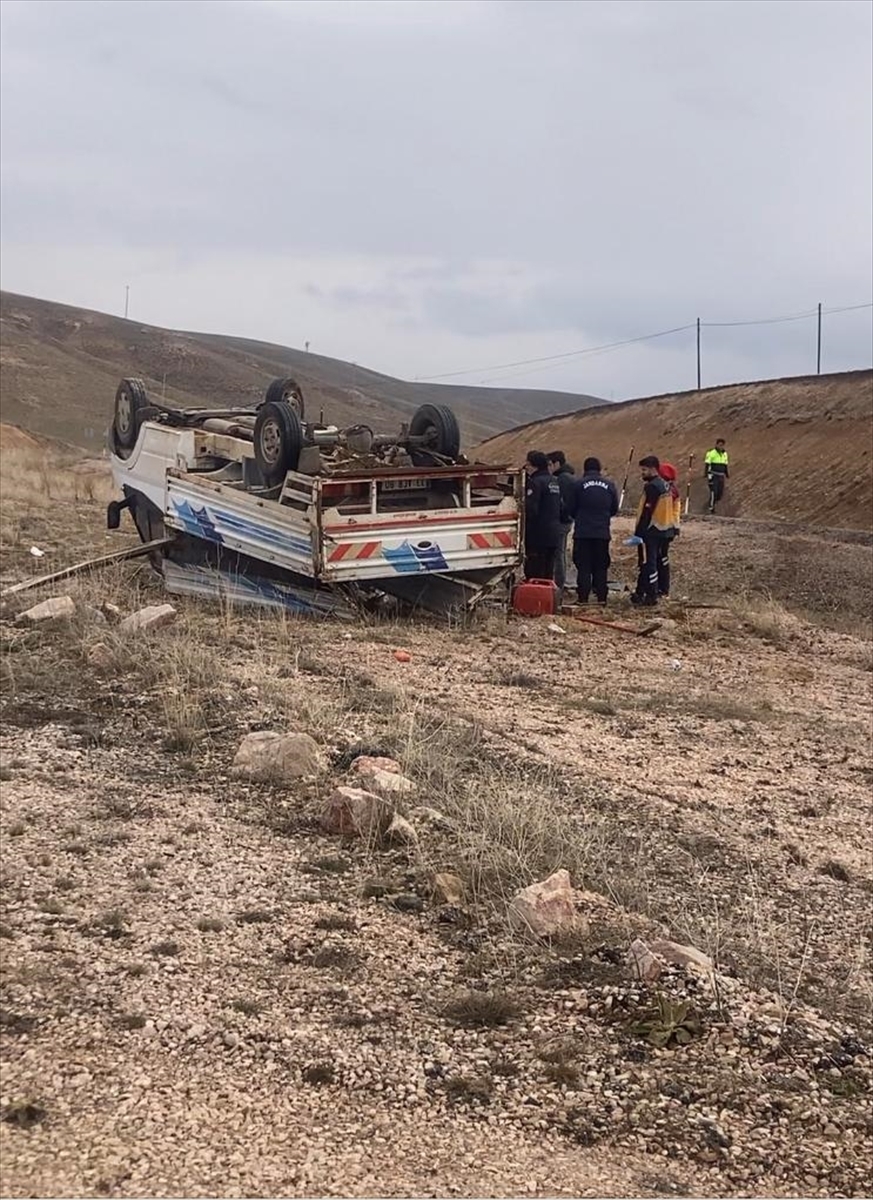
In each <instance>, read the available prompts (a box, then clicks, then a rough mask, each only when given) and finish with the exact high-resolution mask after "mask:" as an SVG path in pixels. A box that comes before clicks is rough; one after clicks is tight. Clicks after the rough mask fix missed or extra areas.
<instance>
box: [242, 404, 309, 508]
mask: <svg viewBox="0 0 873 1200" xmlns="http://www.w3.org/2000/svg"><path fill="white" fill-rule="evenodd" d="M254 443H255V461H256V462H257V464H258V468H259V470H260V472H261V474H262V475H263V477H264V481H265V483H266V484H267V486H268V487H273V486H274V485H275V484H277V483H281V482H282V480H283V479H284V478H285V476H286V474H287V473H288V471H294V470H296V469H297V463H298V462H299V461H300V451H301V450H302V449H303V426H302V425H301V423H300V417H299V416H298V415H297V410H296V409H294V408H292V407H291V406H290V404H286V403H285V402H284V401H279V402H276V401H275V400H268V401H267V402H266V403H264V404H262V405H261V407H260V408H259V409H258V417H257V420H256V421H255V433H254Z"/></svg>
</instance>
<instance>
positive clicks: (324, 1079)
mask: <svg viewBox="0 0 873 1200" xmlns="http://www.w3.org/2000/svg"><path fill="white" fill-rule="evenodd" d="M302 1079H303V1082H304V1083H308V1084H311V1085H312V1086H313V1087H326V1086H327V1085H329V1084H331V1083H336V1068H335V1067H334V1065H333V1063H329V1062H321V1063H312V1064H311V1065H310V1066H308V1067H304V1068H303V1071H302Z"/></svg>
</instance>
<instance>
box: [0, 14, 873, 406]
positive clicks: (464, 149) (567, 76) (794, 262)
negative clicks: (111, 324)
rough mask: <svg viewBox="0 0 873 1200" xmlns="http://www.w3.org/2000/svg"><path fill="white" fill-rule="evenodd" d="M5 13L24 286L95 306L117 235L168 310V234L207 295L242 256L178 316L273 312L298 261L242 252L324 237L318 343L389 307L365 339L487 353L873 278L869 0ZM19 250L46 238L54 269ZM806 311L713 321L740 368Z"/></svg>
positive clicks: (637, 384)
mask: <svg viewBox="0 0 873 1200" xmlns="http://www.w3.org/2000/svg"><path fill="white" fill-rule="evenodd" d="M2 13H3V15H2V25H3V29H2V33H3V37H2V88H3V103H2V106H0V138H2V141H0V150H2V177H0V203H2V239H3V249H4V259H7V260H8V262H10V263H11V264H13V265H12V267H9V268H6V267H4V276H3V282H4V285H5V286H7V287H10V288H13V289H17V290H23V291H42V292H45V289H46V287H47V286H49V285H50V286H52V287H53V288H54V289H55V298H59V299H64V298H69V299H74V300H75V301H76V302H79V303H86V304H87V303H94V304H97V303H98V302H99V300H98V292H99V293H100V294H102V288H103V283H102V282H101V284H100V286H99V288H98V286H97V278H98V276H99V274H100V272H101V271H103V270H105V271H106V272H107V278H108V273H109V271H110V269H111V268H110V267H109V265H108V264H109V263H110V261H111V262H112V263H115V262H117V261H118V258H119V255H120V256H122V257H123V256H125V255H126V256H128V257H129V258H130V260H131V261H134V260H136V261H137V262H141V261H143V260H144V256H145V257H146V258H147V257H148V256H157V257H158V258H160V259H161V261H162V263H164V264H165V265H163V266H162V267H161V268H160V271H158V272H156V273H153V275H154V277H153V279H152V284H153V287H154V293H153V296H154V298H153V299H152V293H147V294H148V295H149V297H150V299H149V304H150V305H151V308H150V310H149V315H150V316H151V317H152V319H155V320H158V321H160V320H168V321H169V320H170V319H176V316H175V314H176V312H177V306H176V302H174V301H173V300H172V299H170V298H168V293H174V292H175V293H176V294H177V296H178V295H180V294H181V292H182V289H181V288H180V287H179V286H178V279H177V278H176V276H175V274H174V269H173V268H172V267H168V266H167V265H166V264H167V263H173V262H175V263H178V262H180V261H181V262H182V263H184V269H185V271H186V272H187V273H188V275H189V276H190V279H191V281H192V286H191V289H190V293H191V295H192V296H196V294H197V288H196V287H195V286H194V285H193V283H194V280H196V277H197V275H198V272H199V273H200V277H201V280H202V281H203V284H204V286H203V287H202V288H201V294H202V293H203V292H206V291H207V290H208V289H207V287H206V285H205V281H206V280H207V279H210V280H214V279H215V278H216V277H221V278H226V279H227V281H228V286H227V287H226V290H225V291H224V292H223V295H222V296H216V295H215V294H213V295H211V296H209V297H208V299H207V298H202V299H201V300H199V301H197V300H192V301H191V303H190V304H189V306H188V308H187V309H186V310H185V312H184V313H183V315H182V321H181V323H183V324H185V325H186V326H188V327H202V326H204V324H207V323H211V324H213V325H215V324H219V325H220V326H221V327H222V328H224V329H227V330H233V329H235V328H242V326H243V324H245V326H246V331H247V332H254V333H257V332H258V331H260V332H261V334H262V335H263V336H264V337H265V338H273V337H276V336H278V334H279V332H280V330H279V322H278V321H277V317H276V308H277V302H281V301H282V299H283V297H282V290H281V283H280V281H276V282H275V283H273V284H271V286H270V287H265V288H262V289H261V290H260V291H259V290H257V289H255V288H252V287H250V286H247V283H246V279H247V276H248V277H250V278H255V277H258V278H260V277H261V276H266V275H268V274H269V264H270V263H271V262H278V261H281V262H282V263H284V264H287V263H291V264H293V263H294V262H295V260H300V261H301V262H302V261H303V260H306V267H305V269H304V268H303V267H302V266H301V268H300V274H299V276H297V275H295V273H294V269H293V266H292V268H291V270H290V271H288V272H287V273H286V276H285V278H286V288H287V296H288V303H291V301H290V295H291V293H292V292H295V294H296V297H297V300H296V301H295V303H297V304H298V306H299V308H300V311H303V312H305V311H306V310H305V305H306V303H307V302H309V303H311V304H312V306H313V316H312V318H311V320H312V322H313V323H315V322H316V319H317V318H316V309H317V310H318V311H319V312H321V311H323V313H324V314H325V315H324V327H325V329H326V330H327V329H329V330H330V336H331V338H332V342H331V351H332V352H333V353H336V354H339V355H343V354H344V353H345V354H346V355H347V356H348V357H352V356H354V355H358V356H359V357H360V355H361V350H360V347H359V346H357V345H356V344H355V338H356V336H357V333H356V327H355V322H359V321H360V316H361V314H362V313H364V312H371V313H372V314H374V315H378V317H379V319H380V320H381V321H382V323H383V326H384V330H385V336H384V338H383V339H382V340H381V342H380V345H379V352H380V353H381V354H382V355H383V356H384V357H383V359H382V361H379V362H374V363H373V364H372V365H373V366H376V367H379V368H380V369H384V370H397V371H401V370H405V371H407V372H409V373H420V374H427V373H435V372H437V371H438V370H439V369H441V368H445V369H452V368H453V367H455V366H457V365H459V360H461V359H462V360H463V361H461V362H460V365H462V366H463V365H464V363H465V362H466V361H467V360H468V358H469V357H470V356H471V355H472V361H473V363H474V364H475V362H476V361H477V360H478V359H479V357H480V355H479V352H478V347H479V346H480V344H481V347H482V349H483V350H484V351H485V354H484V361H486V362H487V361H490V360H491V358H492V356H493V354H494V353H498V354H501V355H502V354H503V352H504V350H505V355H504V357H505V359H506V360H507V361H510V360H512V359H513V358H516V357H525V356H526V355H524V354H518V353H517V350H518V344H519V340H520V339H521V340H522V341H523V342H524V348H525V351H528V350H529V351H530V356H531V357H534V356H535V355H536V353H537V351H538V349H540V350H542V352H543V353H552V352H556V348H557V349H559V348H560V347H559V346H558V341H557V339H559V338H562V337H565V338H568V339H569V345H570V347H572V345H573V344H575V342H576V341H577V340H581V341H582V342H583V343H593V344H596V343H599V342H603V341H611V340H619V339H621V338H622V337H627V336H633V335H635V334H638V333H642V332H648V331H651V330H654V329H658V328H665V327H668V326H671V325H673V324H675V323H684V322H685V321H686V320H689V319H694V317H695V316H697V315H701V316H703V317H704V318H707V319H710V320H712V319H719V318H722V319H731V318H743V317H747V316H756V315H761V316H768V315H771V314H774V313H777V314H778V313H781V312H792V311H796V310H798V309H805V308H807V307H810V306H813V305H814V304H815V303H816V302H817V301H818V300H819V299H824V300H825V301H826V302H829V303H832V304H839V303H853V302H858V301H863V300H867V299H869V298H870V296H871V292H873V266H871V263H873V233H871V222H870V217H869V213H870V210H871V205H873V181H871V174H873V167H871V144H873V117H871V69H870V56H869V46H870V37H871V10H870V7H869V6H868V5H864V4H858V3H855V2H854V0H823V2H819V0H808V2H807V3H804V4H802V5H792V6H791V7H790V16H789V15H788V14H787V12H786V6H785V5H784V4H782V3H778V2H769V0H745V2H744V3H742V4H736V3H726V2H721V0H708V2H707V3H695V2H690V0H643V2H637V0H604V3H586V4H572V3H567V2H566V0H554V2H553V0H539V2H538V3H535V4H532V3H527V2H526V0H525V2H522V0H505V2H503V0H494V2H491V3H466V2H464V0H451V3H448V2H443V3H436V4H430V3H426V2H422V3H418V4H415V3H406V2H399V0H395V2H393V3H389V4H387V5H386V4H377V3H374V2H373V0H353V2H352V3H351V4H350V5H342V4H339V3H330V4H320V3H318V2H317V0H310V2H304V3H294V2H291V0H289V2H287V3H261V2H259V0H245V2H244V3H234V2H225V3H211V2H208V0H206V2H203V3H185V2H178V3H166V2H164V0H146V2H145V3H142V2H140V0H126V2H125V3H123V4H118V3H116V4H111V3H106V2H104V0H99V2H97V3H93V2H82V0H61V2H60V3H55V2H53V0H41V2H40V3H39V4H33V3H21V2H19V0H6V2H5V3H4V5H3V10H2ZM33 247H42V248H46V247H49V248H55V249H56V250H57V251H58V254H57V255H56V259H55V262H56V265H55V267H54V268H53V269H52V271H51V272H46V271H44V270H41V269H39V270H38V268H37V262H38V261H44V256H42V257H41V256H39V255H35V254H33V253H29V251H30V250H32V248H33ZM6 251H9V254H8V255H7V254H6ZM67 251H70V252H72V251H76V252H82V253H83V254H84V252H86V251H87V252H89V254H90V258H91V261H92V262H93V263H94V279H93V281H92V285H91V288H92V290H91V293H89V290H88V288H89V285H88V280H87V279H82V278H80V277H78V276H77V277H75V278H74V277H72V276H70V277H66V276H63V275H62V274H59V272H60V268H59V266H57V264H59V263H61V262H62V261H64V258H63V255H62V254H61V252H67ZM71 261H72V260H71ZM318 262H321V263H323V265H324V275H325V279H324V280H323V281H322V280H320V279H318V278H313V275H312V266H313V263H318ZM101 263H105V264H107V265H106V266H105V267H104V266H100V265H99V264H101ZM362 263H365V264H366V266H365V267H362V266H361V264H362ZM13 269H14V273H10V272H11V271H13ZM40 270H41V273H40ZM362 274H363V275H365V276H366V275H369V276H370V277H369V278H362ZM328 276H329V279H328V278H327V277H328ZM307 284H310V285H314V287H315V289H316V290H315V291H311V290H307ZM106 286H108V284H107V285H106ZM136 286H137V288H138V291H137V295H140V294H142V292H143V291H144V290H145V289H146V288H147V286H149V285H147V283H146V282H145V281H144V282H143V283H141V284H139V283H138V284H137V285H136ZM161 289H162V290H163V295H164V297H165V300H164V305H165V311H166V313H167V314H168V315H166V316H162V313H161V312H160V311H157V309H158V307H159V305H158V295H159V292H160V291H161ZM185 294H186V295H187V294H188V293H187V291H186V293H185ZM89 295H91V296H92V298H91V299H89ZM153 310H154V311H153ZM328 311H331V312H332V314H333V316H332V321H333V323H332V324H330V320H329V319H328V316H327V313H328ZM253 326H254V328H252V327H253ZM831 328H832V330H833V331H834V333H833V342H832V345H833V346H834V349H835V351H836V349H837V348H839V354H840V356H841V357H840V365H846V366H852V365H859V364H860V363H862V362H867V361H868V359H869V353H870V345H869V342H870V339H869V332H868V331H869V322H867V323H866V324H865V322H864V321H863V320H859V319H852V320H847V321H846V323H845V324H844V325H842V326H839V328H840V329H841V330H842V331H843V332H841V333H837V332H836V331H837V328H838V323H837V319H836V318H834V319H833V321H832V324H831ZM777 330H780V332H777ZM410 331H415V333H416V339H415V342H414V346H413V345H412V343H410V340H409V335H410ZM801 335H802V330H795V329H794V327H790V326H789V327H771V328H770V333H769V334H768V336H767V337H766V338H765V339H763V340H762V339H761V338H760V337H759V336H758V335H757V334H755V333H753V332H747V333H745V334H743V333H742V332H739V331H737V332H736V333H734V334H732V335H731V338H732V339H733V340H732V341H731V340H729V339H728V336H727V334H725V335H724V337H723V338H722V340H721V344H722V345H724V346H729V345H733V346H735V349H734V350H731V351H729V352H726V358H725V366H724V369H725V370H726V371H727V372H728V373H730V372H731V371H732V370H733V371H737V372H739V371H740V370H745V369H746V368H747V364H748V363H749V362H750V361H752V362H753V363H757V364H758V365H757V367H755V370H757V371H758V373H760V374H766V373H768V371H769V370H771V369H772V370H778V369H781V368H780V364H781V363H782V362H783V361H784V359H785V358H786V356H789V355H790V354H791V353H793V349H794V348H795V347H796V346H797V345H798V344H799V343H798V342H797V339H798V338H800V337H801ZM428 338H430V341H428ZM344 344H347V347H348V348H347V349H346V350H345V351H344ZM413 354H414V355H415V360H414V361H412V360H411V357H410V356H411V355H413ZM444 355H451V356H453V357H454V358H455V361H450V360H446V359H444V357H443V356H444ZM652 355H653V356H655V357H653V358H652V359H651V360H650V362H651V364H652V369H653V370H654V364H655V362H656V360H657V362H658V364H659V366H658V370H659V371H660V369H661V366H662V364H663V362H664V351H663V349H662V348H660V347H653V349H652ZM622 361H625V362H626V363H627V366H626V368H624V369H625V375H624V376H623V378H625V379H626V383H625V385H624V386H625V387H626V388H627V389H628V390H630V389H632V388H633V389H636V390H647V383H648V376H647V367H646V360H645V358H644V357H643V358H639V357H638V356H636V355H635V356H632V357H627V358H626V359H623V360H622ZM616 369H617V373H618V374H619V375H620V374H621V369H619V367H618V360H616ZM525 382H526V383H531V382H534V383H535V382H537V380H536V378H533V379H530V378H529V379H526V380H525ZM552 382H553V380H552V378H551V376H549V375H544V376H543V384H544V385H545V386H549V385H550V384H551V383H552Z"/></svg>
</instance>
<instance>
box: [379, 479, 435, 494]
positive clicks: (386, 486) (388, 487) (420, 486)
mask: <svg viewBox="0 0 873 1200" xmlns="http://www.w3.org/2000/svg"><path fill="white" fill-rule="evenodd" d="M426 490H427V483H426V482H425V481H422V480H418V479H384V480H383V481H382V491H383V492H416V491H417V492H424V491H426Z"/></svg>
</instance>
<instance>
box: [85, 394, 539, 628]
mask: <svg viewBox="0 0 873 1200" xmlns="http://www.w3.org/2000/svg"><path fill="white" fill-rule="evenodd" d="M108 443H109V452H110V459H111V464H112V473H113V477H114V479H115V482H116V484H117V485H118V487H119V488H120V489H121V491H122V492H123V494H124V499H123V500H118V501H113V502H112V503H111V504H110V505H109V509H108V513H107V524H108V526H109V528H110V529H117V528H118V527H119V524H120V520H121V511H122V509H125V508H127V509H129V510H130V512H131V515H132V517H133V520H134V522H135V524H136V528H137V531H138V532H139V535H140V538H141V539H142V541H143V542H148V543H152V542H154V543H155V548H154V553H153V555H152V562H153V565H154V566H155V567H156V568H157V569H158V570H159V571H160V572H161V573H162V575H163V577H164V581H165V584H166V587H167V589H168V590H169V591H170V592H175V593H187V594H195V595H203V596H212V597H219V598H226V599H228V600H229V601H231V602H248V603H254V604H261V605H266V606H270V607H280V608H287V609H290V610H293V611H300V612H320V613H335V614H337V615H345V616H348V615H351V614H353V613H354V612H355V611H359V610H360V609H361V608H362V607H367V606H369V605H372V604H373V603H379V602H381V603H384V602H385V600H384V598H385V597H394V598H395V599H396V600H397V601H399V602H402V603H403V604H404V605H407V606H409V607H410V608H412V609H415V608H421V609H425V610H428V611H431V612H438V613H447V612H451V611H453V610H465V609H470V608H472V607H473V606H474V605H475V604H476V603H477V602H478V601H479V600H480V599H481V598H482V597H483V596H484V595H486V594H488V593H491V592H494V591H495V589H497V588H499V587H500V586H501V584H504V583H506V582H507V581H508V579H509V577H510V576H511V575H512V573H513V571H514V569H515V567H516V566H517V564H518V562H519V561H520V547H521V544H522V537H521V521H522V496H523V491H522V473H521V471H519V470H515V469H511V468H508V467H491V466H485V465H482V464H471V463H469V462H468V461H467V460H466V459H465V458H464V457H463V456H462V455H461V453H460V432H459V429H458V423H457V420H456V419H455V416H454V414H453V413H452V411H451V409H448V408H445V407H442V406H440V405H429V404H428V405H423V406H422V407H421V408H419V409H418V410H417V411H416V413H415V414H414V416H413V418H412V420H411V422H410V424H409V426H408V428H406V427H404V428H403V429H402V430H401V431H400V434H399V435H393V436H388V435H379V434H376V433H374V432H373V430H372V429H370V428H369V427H367V426H364V425H356V426H353V427H351V428H347V429H338V428H337V427H336V426H332V425H325V424H324V422H323V421H319V422H316V423H310V422H307V420H306V418H305V408H304V400H303V394H302V391H301V389H300V387H299V386H298V384H297V383H296V382H295V381H294V380H293V379H277V380H274V381H273V383H271V384H270V386H269V388H268V389H267V392H266V396H265V398H264V400H263V401H262V402H261V403H260V404H258V405H256V406H253V407H248V408H234V409H179V408H171V407H168V406H167V405H164V404H162V403H157V402H155V401H153V400H151V399H150V398H149V396H148V395H147V393H146V389H145V386H144V384H143V383H142V381H141V380H137V379H124V380H122V381H121V383H120V385H119V387H118V391H117V393H116V397H115V417H114V420H113V423H112V426H111V428H110V430H109V434H108Z"/></svg>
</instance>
